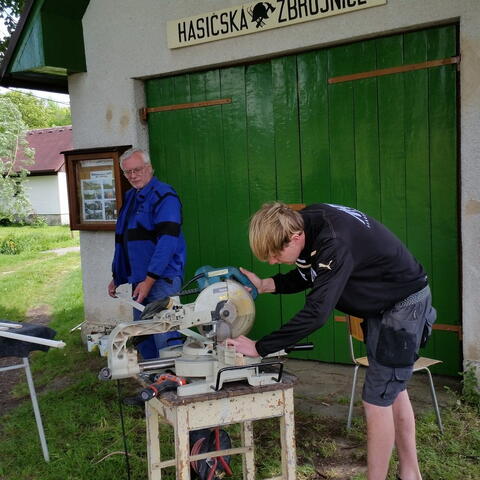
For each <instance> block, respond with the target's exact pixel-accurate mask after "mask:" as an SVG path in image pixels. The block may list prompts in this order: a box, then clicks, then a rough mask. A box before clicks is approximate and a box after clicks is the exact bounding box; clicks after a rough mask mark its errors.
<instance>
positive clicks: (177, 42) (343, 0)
mask: <svg viewBox="0 0 480 480" xmlns="http://www.w3.org/2000/svg"><path fill="white" fill-rule="evenodd" d="M386 3H387V0H271V1H270V2H251V3H245V4H243V5H239V6H237V7H230V8H226V9H224V10H217V11H215V12H209V13H203V14H201V15H196V16H194V17H188V18H181V19H179V20H171V21H169V22H168V23H167V39H168V47H169V48H172V49H173V48H180V47H187V46H191V45H198V44H199V43H206V42H213V41H215V40H223V39H224V38H232V37H238V36H240V35H248V34H250V33H257V32H262V31H264V30H270V29H272V28H279V27H286V26H287V25H294V24H296V23H302V22H308V21H310V20H318V19H321V18H326V17H331V16H333V15H340V14H342V13H349V12H354V11H356V10H362V9H364V8H370V7H377V6H379V5H385V4H386Z"/></svg>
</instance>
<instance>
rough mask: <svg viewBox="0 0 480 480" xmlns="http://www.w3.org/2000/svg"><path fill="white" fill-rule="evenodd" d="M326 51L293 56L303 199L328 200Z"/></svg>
mask: <svg viewBox="0 0 480 480" xmlns="http://www.w3.org/2000/svg"><path fill="white" fill-rule="evenodd" d="M327 62H328V59H327V51H326V50H320V51H316V52H308V53H304V54H302V55H299V56H298V57H297V75H298V102H299V129H300V151H301V162H302V164H301V169H302V189H303V202H304V203H305V204H307V205H308V204H311V203H318V202H329V201H331V192H330V190H331V184H330V150H329V148H330V147H329V126H328V91H327V86H326V82H325V80H326V78H327V73H328V72H327Z"/></svg>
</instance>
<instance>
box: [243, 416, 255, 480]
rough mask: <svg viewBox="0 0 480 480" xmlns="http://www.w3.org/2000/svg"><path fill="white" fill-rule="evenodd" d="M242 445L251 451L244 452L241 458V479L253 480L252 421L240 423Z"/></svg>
mask: <svg viewBox="0 0 480 480" xmlns="http://www.w3.org/2000/svg"><path fill="white" fill-rule="evenodd" d="M242 445H243V446H244V447H251V451H249V452H246V453H245V454H244V455H243V458H242V464H243V479H244V480H255V453H254V447H255V444H254V439H253V422H243V423H242Z"/></svg>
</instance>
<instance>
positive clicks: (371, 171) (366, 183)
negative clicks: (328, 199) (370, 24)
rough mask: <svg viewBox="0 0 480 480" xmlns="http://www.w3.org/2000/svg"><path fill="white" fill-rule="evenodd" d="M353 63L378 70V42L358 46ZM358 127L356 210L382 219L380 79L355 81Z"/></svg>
mask: <svg viewBox="0 0 480 480" xmlns="http://www.w3.org/2000/svg"><path fill="white" fill-rule="evenodd" d="M359 47H360V51H359V52H358V54H357V55H356V56H355V57H354V59H352V60H353V62H354V64H355V65H356V66H357V70H360V69H361V70H362V71H368V70H375V68H377V67H376V49H375V41H374V40H370V41H367V42H362V43H361V44H359ZM353 95H354V125H355V177H356V178H355V180H356V192H357V208H358V209H359V210H361V211H363V212H365V213H367V214H368V215H372V216H373V217H374V218H377V219H378V220H380V218H381V204H380V162H379V145H378V105H377V80H376V79H375V78H366V79H363V80H358V81H356V82H353Z"/></svg>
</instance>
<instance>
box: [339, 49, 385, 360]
mask: <svg viewBox="0 0 480 480" xmlns="http://www.w3.org/2000/svg"><path fill="white" fill-rule="evenodd" d="M357 47H358V49H357V50H356V52H355V54H354V55H353V56H352V59H351V61H352V72H353V71H355V72H358V71H368V70H375V68H377V67H376V65H377V59H376V48H375V40H369V41H366V42H361V43H358V44H357ZM352 83H353V112H354V113H353V119H354V145H355V173H354V175H355V183H356V197H357V198H356V207H357V208H358V209H359V210H361V211H363V212H365V213H367V214H368V215H372V216H373V217H374V218H377V219H380V218H381V205H380V161H379V145H378V105H377V80H376V79H375V78H367V79H363V80H358V81H355V82H352ZM338 327H339V328H344V329H346V328H347V325H346V324H342V323H341V324H339V326H338ZM354 349H355V354H356V355H357V356H362V355H365V354H366V348H365V346H364V344H363V343H360V342H354Z"/></svg>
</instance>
